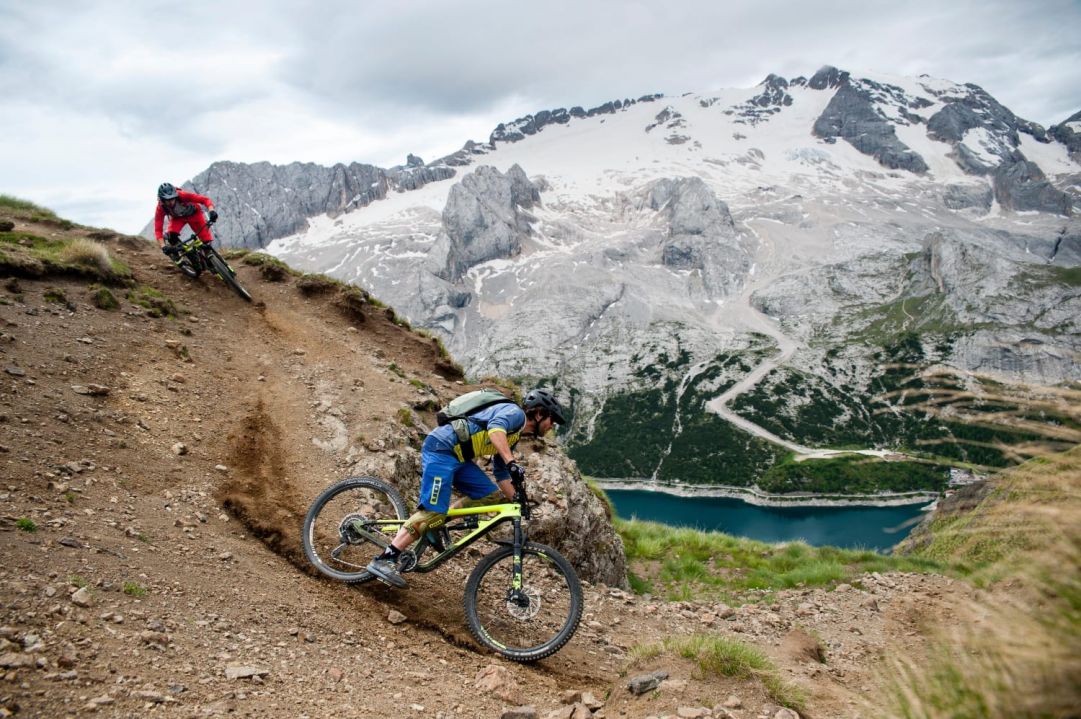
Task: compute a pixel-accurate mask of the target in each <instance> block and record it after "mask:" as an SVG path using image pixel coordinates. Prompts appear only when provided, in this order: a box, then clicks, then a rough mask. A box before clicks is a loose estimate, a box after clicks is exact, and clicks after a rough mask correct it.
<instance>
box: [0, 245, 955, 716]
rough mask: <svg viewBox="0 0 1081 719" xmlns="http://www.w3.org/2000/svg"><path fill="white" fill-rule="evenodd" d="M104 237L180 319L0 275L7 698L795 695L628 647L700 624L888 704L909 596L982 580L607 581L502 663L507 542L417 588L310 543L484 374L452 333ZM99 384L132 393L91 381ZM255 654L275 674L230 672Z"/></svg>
mask: <svg viewBox="0 0 1081 719" xmlns="http://www.w3.org/2000/svg"><path fill="white" fill-rule="evenodd" d="M38 231H42V232H45V231H48V232H53V231H54V230H52V229H48V230H41V229H40V228H38ZM56 232H57V233H58V234H63V233H62V232H61V231H56ZM80 233H82V231H80V230H78V229H76V230H72V231H69V232H68V233H67V234H68V235H71V236H80ZM83 234H85V233H83ZM108 246H109V249H110V250H111V251H112V252H114V253H115V254H116V255H118V256H119V257H121V258H122V259H123V260H124V261H125V262H127V263H128V264H129V265H130V266H131V267H132V268H133V270H134V272H135V275H136V277H137V279H138V282H139V283H140V284H144V285H149V286H153V287H155V288H157V289H158V290H159V291H160V292H161V293H163V294H164V295H165V296H166V297H168V298H170V299H171V300H173V301H174V302H175V303H176V305H177V306H178V308H180V310H181V314H180V317H179V318H177V319H174V318H161V317H152V316H149V315H148V313H147V311H146V310H145V309H144V308H142V307H140V306H138V305H136V304H134V303H132V302H131V301H129V300H125V299H123V298H122V297H121V307H120V309H119V310H113V311H106V310H100V309H97V308H96V307H94V306H93V305H92V304H91V303H90V302H89V296H90V293H89V290H88V288H87V286H86V284H85V283H81V282H78V281H71V280H64V279H44V280H19V281H17V282H8V283H7V285H6V288H5V289H3V290H0V298H2V299H3V303H0V369H2V374H0V469H2V479H0V558H2V562H0V716H11V715H14V716H18V717H24V716H25V717H61V716H76V715H79V716H83V715H85V714H86V713H88V712H94V713H96V714H97V715H98V716H117V717H128V716H146V715H154V714H161V715H168V716H180V717H205V716H217V715H234V716H260V717H301V716H308V717H324V716H335V717H367V718H370V717H400V716H418V717H419V716H425V717H427V716H431V717H445V718H447V719H449V718H451V717H493V716H500V714H501V712H502V710H503V708H504V707H506V706H515V705H522V704H533V705H535V706H536V707H537V709H538V711H539V715H540V716H545V715H547V714H548V713H550V712H553V711H556V710H560V711H564V712H569V711H570V710H571V707H569V706H568V705H565V704H563V703H562V701H561V698H562V696H563V694H564V693H565V692H567V691H568V690H577V691H585V692H592V693H593V694H594V695H595V696H596V697H598V698H600V699H601V700H602V701H604V700H605V698H606V697H607V700H606V701H607V704H606V706H604V707H603V708H600V709H599V710H598V711H597V712H596V713H594V714H593V716H597V717H616V716H627V717H644V716H650V715H654V716H662V715H674V714H675V713H676V711H677V709H679V708H681V707H683V708H687V707H698V706H702V707H714V706H717V705H718V704H719V703H721V702H723V701H724V700H725V699H726V698H727V697H728V696H729V695H735V696H737V697H738V698H739V699H740V702H741V706H740V707H739V708H732V709H731V715H732V716H734V717H738V718H739V719H744V718H746V719H751V718H755V719H757V717H761V716H768V717H772V716H773V715H774V713H775V712H776V709H777V707H776V705H775V703H774V702H773V701H772V700H771V699H769V697H768V695H767V694H766V691H765V689H764V688H763V686H762V685H761V683H760V682H758V681H756V680H736V679H727V678H719V677H702V676H700V675H699V674H698V673H696V672H695V671H694V670H693V669H692V667H691V666H690V665H689V664H688V663H686V662H685V660H681V659H678V658H674V657H670V656H662V657H658V658H654V659H651V660H649V661H648V662H645V663H643V664H641V665H637V666H629V665H628V660H629V652H630V651H631V650H632V648H633V647H635V646H636V645H639V644H643V643H650V642H656V641H660V640H662V639H664V638H666V637H671V636H675V635H680V634H689V633H692V632H711V633H720V634H723V635H726V636H735V637H738V638H742V639H744V640H746V641H749V642H751V643H752V644H754V645H755V646H758V647H760V648H762V649H763V650H764V651H766V652H768V653H769V654H771V655H773V656H774V657H775V658H776V660H777V661H778V663H779V664H780V666H781V667H782V671H783V673H784V676H785V677H786V678H788V679H790V680H791V681H793V682H796V683H797V684H799V685H801V686H803V687H804V688H805V689H806V690H807V691H808V693H809V695H810V700H809V702H808V710H807V712H806V714H805V715H806V716H811V717H846V716H870V715H873V714H867V713H865V711H864V710H863V709H861V708H860V707H859V706H858V702H859V701H860V700H861V697H862V696H867V695H868V694H869V693H870V689H871V687H873V686H874V685H875V684H876V683H877V679H876V678H875V676H874V671H873V662H872V661H870V660H871V659H873V658H874V657H876V656H879V655H880V654H882V653H883V652H885V651H886V650H885V647H886V646H887V645H888V644H889V643H890V642H895V641H903V642H905V643H918V642H919V641H921V640H920V639H919V638H918V637H914V636H913V630H914V627H915V626H916V624H914V622H918V621H922V620H921V619H920V618H919V617H917V618H915V619H914V618H913V615H912V612H918V613H921V614H922V613H935V612H945V611H948V607H949V605H950V604H951V603H952V602H954V601H957V598H958V597H960V596H963V595H964V593H965V592H966V591H967V590H964V589H963V588H959V587H957V586H954V585H952V584H951V583H950V582H949V581H948V580H945V579H942V578H935V577H919V576H911V575H901V576H890V577H881V578H869V579H868V580H867V582H866V583H865V584H864V586H863V588H862V589H856V588H850V590H849V591H846V592H824V591H821V590H813V591H811V590H794V591H792V592H789V593H785V594H783V595H782V596H781V597H780V598H779V599H778V601H777V602H776V604H774V605H773V606H769V607H767V606H755V605H749V606H747V607H742V608H739V609H735V610H729V609H728V608H726V607H723V606H720V605H717V604H712V603H704V604H698V603H672V602H665V601H661V600H659V599H654V598H649V597H639V596H634V595H631V594H627V593H625V592H622V591H620V590H617V589H609V588H607V587H604V586H587V588H586V614H585V616H584V618H583V623H582V626H581V629H580V630H579V632H578V634H577V635H576V636H575V638H574V639H573V640H572V642H571V643H570V644H569V645H568V646H567V647H566V648H565V649H564V650H563V651H561V652H559V653H558V654H557V655H555V656H554V657H551V658H549V659H547V660H545V661H543V662H541V663H539V664H537V665H535V666H519V665H515V664H512V663H509V662H505V661H502V660H500V659H498V658H497V657H495V656H493V655H492V654H490V653H489V652H487V651H485V650H483V649H481V648H480V647H478V646H477V645H476V644H475V643H474V642H473V641H472V639H471V638H470V637H469V634H468V630H467V629H466V626H465V622H464V618H463V616H462V608H461V597H462V589H463V586H464V583H465V578H466V576H467V574H468V572H469V571H470V570H471V569H472V567H473V566H474V565H475V563H476V560H477V558H478V557H479V553H480V552H481V551H487V548H486V547H485V546H483V545H481V546H480V547H479V548H477V549H475V550H471V551H470V552H467V553H466V554H465V555H464V556H463V557H461V558H460V559H458V560H456V561H454V562H451V563H450V564H449V565H446V566H445V567H444V568H442V569H440V570H439V571H438V572H435V573H433V574H428V575H416V574H414V575H410V577H409V579H410V582H411V588H410V590H409V591H407V592H395V591H392V590H390V589H387V588H385V587H382V586H381V585H363V586H345V585H340V584H335V583H332V582H329V581H324V580H322V579H320V578H318V577H315V576H312V575H311V574H310V573H308V572H307V571H306V568H305V567H304V564H303V560H302V558H301V554H300V551H299V526H300V522H301V519H302V516H303V513H304V511H305V509H306V507H307V505H308V503H309V502H310V501H311V499H312V498H314V496H315V495H316V494H317V493H318V492H319V491H321V490H322V489H323V488H324V487H325V486H326V485H327V484H329V483H331V482H333V481H337V480H338V479H341V478H342V477H344V476H347V475H348V473H350V472H351V471H356V468H357V467H360V466H374V467H383V468H386V469H387V470H388V471H390V470H393V469H395V468H398V469H401V467H400V466H399V465H401V466H402V467H405V469H404V470H402V471H405V472H406V474H408V471H409V467H408V463H405V464H403V462H405V453H404V452H402V449H403V448H404V447H405V446H406V445H408V444H409V443H410V442H412V441H415V440H416V438H417V436H418V433H419V432H420V431H421V430H420V429H419V428H414V427H409V426H407V425H406V424H403V422H402V421H401V420H400V419H399V410H401V409H403V408H405V409H407V410H409V409H410V408H412V407H413V406H415V405H417V404H419V403H421V402H424V401H426V400H430V399H432V398H434V397H438V398H446V397H449V396H452V395H453V394H455V393H456V392H457V391H459V390H460V386H458V385H456V384H455V382H454V380H453V379H447V377H446V375H447V374H448V372H447V366H446V363H445V362H444V361H442V360H440V359H439V358H438V356H437V353H436V352H435V350H434V348H433V346H432V343H431V342H430V341H429V340H426V339H424V338H422V337H419V336H417V335H415V334H413V333H411V332H409V331H407V330H405V329H403V328H402V327H399V326H397V325H396V324H394V323H393V322H392V321H390V320H389V319H388V318H387V317H386V316H385V311H384V310H382V309H378V308H376V307H372V306H369V307H367V308H365V309H364V311H363V314H362V315H358V314H357V313H356V312H355V308H354V310H348V309H346V310H343V309H342V308H341V307H339V306H338V305H337V304H336V303H335V302H334V300H333V298H332V297H331V296H329V295H315V296H312V297H308V296H305V294H304V293H303V292H300V291H298V289H297V287H296V285H295V281H294V280H291V279H290V280H288V281H286V282H270V281H265V280H264V279H262V277H261V275H260V272H259V270H258V269H257V268H254V267H249V266H246V265H242V264H240V263H236V264H237V266H238V267H239V271H240V277H241V280H242V281H243V283H244V284H245V286H247V287H248V288H249V289H250V290H251V291H252V293H253V295H255V298H256V300H257V305H255V306H252V305H248V304H246V303H244V302H242V301H241V300H239V299H238V298H236V297H235V296H233V295H231V294H230V293H229V291H228V290H227V289H226V288H224V287H223V286H221V284H220V283H218V282H217V281H216V280H213V279H212V278H203V279H201V280H199V281H195V282H192V281H189V280H187V279H186V278H183V277H181V276H180V275H179V274H177V273H176V272H174V271H173V270H172V269H171V268H170V267H168V266H167V265H166V264H165V262H164V260H163V259H162V258H161V256H160V255H159V254H158V253H157V252H155V251H153V250H152V249H151V248H150V247H149V246H146V245H142V244H139V243H133V242H131V241H127V240H124V241H121V240H120V239H117V240H114V241H111V242H109V243H108ZM49 290H59V291H60V293H61V294H62V295H63V296H64V297H65V298H66V302H67V304H64V303H58V302H54V301H49V300H47V299H46V294H47V293H48V291H49ZM118 294H119V295H121V296H122V295H123V292H122V291H118ZM410 380H413V381H410ZM89 384H100V385H104V386H107V387H108V390H107V392H106V393H104V394H100V395H88V394H82V393H80V390H79V389H77V388H80V387H85V386H87V385H89ZM429 388H430V389H429ZM433 390H434V394H433ZM408 499H409V500H410V501H411V500H412V497H409V498H408ZM27 522H32V523H33V525H34V527H35V528H36V531H27V528H28V525H27ZM81 587H83V588H85V590H82V589H80V588H81ZM872 604H873V605H874V606H873V607H872ZM392 609H393V610H397V611H398V612H400V613H401V614H402V615H404V617H405V620H404V621H402V622H400V623H394V622H392V621H390V619H389V615H390V611H391V610H392ZM394 621H395V622H396V621H397V620H394ZM801 628H802V629H807V630H813V631H814V632H816V634H817V636H819V637H820V638H821V641H822V642H823V643H824V644H826V645H827V646H828V647H829V650H830V652H831V657H830V659H829V660H828V662H827V663H826V664H819V663H817V662H815V663H808V662H807V661H806V659H805V658H801V657H800V656H797V654H798V653H796V652H794V651H793V650H791V647H790V645H791V644H792V642H793V641H794V640H792V639H791V638H790V635H791V634H792V633H793V632H794V631H796V630H797V629H801ZM854 628H856V629H858V633H856V632H855V631H854ZM243 668H249V669H250V671H252V672H254V674H255V676H254V677H253V678H239V679H237V678H231V677H232V674H233V673H236V672H240V673H245V671H247V670H243ZM651 669H664V670H665V671H668V672H669V673H670V674H671V676H672V678H673V679H674V680H675V682H674V683H671V684H668V685H666V686H665V687H663V688H662V690H661V691H660V692H659V693H652V694H648V695H644V696H642V697H635V696H633V695H631V694H630V693H629V692H628V691H627V690H626V688H625V687H624V683H625V681H626V677H627V676H628V674H634V673H638V672H644V671H648V670H651ZM485 672H487V673H488V675H495V676H497V677H499V678H500V683H499V686H498V687H495V688H490V687H488V685H487V684H486V683H485V679H484V677H485V676H486V675H485ZM555 715H558V716H569V713H564V714H555ZM555 715H554V716H555ZM712 715H713V716H721V714H720V712H719V711H718V712H713V714H712Z"/></svg>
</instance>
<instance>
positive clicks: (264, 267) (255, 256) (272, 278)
mask: <svg viewBox="0 0 1081 719" xmlns="http://www.w3.org/2000/svg"><path fill="white" fill-rule="evenodd" d="M242 261H243V262H244V264H246V265H251V266H252V267H258V268H259V272H260V274H262V276H263V279H264V280H267V281H268V282H282V281H284V280H285V279H286V278H287V277H291V276H296V277H299V276H301V274H302V273H300V272H297V271H296V270H294V269H293V268H292V267H290V266H289V265H287V264H285V263H284V262H282V261H281V260H279V259H278V258H277V257H274V256H273V255H268V254H267V253H265V252H247V251H245V252H244V253H243V260H242Z"/></svg>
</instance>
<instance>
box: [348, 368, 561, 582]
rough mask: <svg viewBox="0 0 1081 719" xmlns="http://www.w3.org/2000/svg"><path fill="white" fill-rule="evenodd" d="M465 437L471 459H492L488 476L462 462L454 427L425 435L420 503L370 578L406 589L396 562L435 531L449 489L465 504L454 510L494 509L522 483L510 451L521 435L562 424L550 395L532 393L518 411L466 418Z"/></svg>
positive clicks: (504, 408)
mask: <svg viewBox="0 0 1081 719" xmlns="http://www.w3.org/2000/svg"><path fill="white" fill-rule="evenodd" d="M468 421H469V434H470V440H471V443H472V447H473V456H475V457H494V459H493V461H492V474H493V475H495V479H496V482H497V483H498V486H496V484H495V483H493V482H492V480H491V479H490V478H489V477H488V475H487V474H485V473H484V470H482V469H481V468H480V467H478V466H477V465H476V464H474V463H473V462H472V461H470V460H467V459H465V454H463V452H462V448H461V446H460V445H459V443H458V436H457V435H456V434H455V433H454V428H453V427H452V426H451V425H449V424H447V425H443V426H442V427H437V428H435V429H433V430H432V431H431V432H429V433H428V436H427V437H425V439H424V444H423V445H422V446H421V450H420V461H421V480H420V499H419V501H418V503H417V504H418V507H417V511H416V513H414V514H413V516H411V517H410V518H409V519H407V520H406V522H405V524H404V525H403V526H402V528H401V529H400V530H399V531H398V534H397V536H395V537H394V539H393V541H392V542H391V544H390V546H389V547H387V548H386V549H385V550H384V551H383V553H382V554H380V555H379V556H378V557H376V558H375V559H373V560H372V561H371V562H370V563H369V564H368V566H367V570H368V571H369V572H371V573H372V574H374V575H375V576H376V578H378V579H380V580H382V581H383V582H385V583H386V584H389V585H391V586H394V587H398V588H399V589H404V588H405V587H407V586H408V584H407V583H406V581H405V579H403V578H402V575H401V574H400V573H399V572H398V557H399V556H400V555H401V553H402V551H403V550H405V549H407V548H408V547H409V545H411V544H412V543H413V542H415V541H416V540H417V539H419V538H420V537H422V536H423V535H424V533H425V532H427V531H429V530H431V529H434V528H437V527H440V526H442V525H443V523H444V522H445V521H446V517H447V510H448V509H449V508H450V490H451V488H453V489H456V490H458V491H459V492H461V493H462V494H464V495H465V496H466V498H467V499H465V500H459V504H458V506H472V505H482V504H494V503H496V502H498V501H499V500H500V499H502V498H504V497H505V498H506V499H514V483H512V481H511V480H512V479H513V480H514V481H515V482H521V481H522V480H523V479H525V470H524V469H522V467H521V465H519V464H518V463H517V462H516V461H515V460H514V454H513V452H512V451H511V449H512V448H513V447H514V446H515V445H516V444H517V443H518V439H519V438H520V437H521V436H522V435H523V434H525V435H533V436H535V437H541V436H544V435H545V434H547V433H548V432H549V431H550V430H551V429H552V426H553V425H554V424H563V423H564V421H565V420H564V418H563V409H562V408H561V407H560V406H559V402H558V401H556V398H555V397H554V396H553V395H552V393H551V392H549V391H548V390H545V389H535V390H532V391H530V392H529V393H528V394H526V396H525V398H524V399H523V400H522V406H521V407H519V406H518V405H516V404H514V403H513V402H506V403H502V404H496V405H493V406H491V407H488V408H486V409H483V410H480V411H479V412H477V413H475V414H473V415H470V416H469V418H468Z"/></svg>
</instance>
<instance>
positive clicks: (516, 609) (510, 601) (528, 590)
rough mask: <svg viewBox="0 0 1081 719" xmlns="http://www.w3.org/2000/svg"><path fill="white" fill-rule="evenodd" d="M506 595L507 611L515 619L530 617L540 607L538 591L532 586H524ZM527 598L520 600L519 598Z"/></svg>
mask: <svg viewBox="0 0 1081 719" xmlns="http://www.w3.org/2000/svg"><path fill="white" fill-rule="evenodd" d="M515 594H517V595H518V596H515V595H514V594H512V595H511V596H508V597H507V612H508V613H509V614H510V615H511V616H512V617H514V618H515V619H522V620H525V619H532V618H533V617H535V616H537V612H539V611H540V608H541V598H540V592H538V591H537V590H536V589H533V588H532V587H525V588H523V589H520V590H518V592H516V593H515ZM519 598H521V599H524V600H528V603H527V602H525V601H520V599H519Z"/></svg>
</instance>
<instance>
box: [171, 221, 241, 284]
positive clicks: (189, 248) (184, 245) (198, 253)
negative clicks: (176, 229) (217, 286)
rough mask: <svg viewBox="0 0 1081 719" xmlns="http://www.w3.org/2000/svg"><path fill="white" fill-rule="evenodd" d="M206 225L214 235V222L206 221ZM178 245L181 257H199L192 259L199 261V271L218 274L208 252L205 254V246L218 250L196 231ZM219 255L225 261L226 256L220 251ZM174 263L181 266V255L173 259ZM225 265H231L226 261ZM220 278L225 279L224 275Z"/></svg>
mask: <svg viewBox="0 0 1081 719" xmlns="http://www.w3.org/2000/svg"><path fill="white" fill-rule="evenodd" d="M206 227H207V230H208V231H209V232H210V233H211V235H213V234H214V223H213V222H209V221H208V222H207V223H206ZM176 246H177V247H179V248H180V253H181V257H188V258H197V259H191V261H193V262H198V263H199V267H198V268H197V269H198V271H200V272H202V271H204V270H205V271H207V272H209V273H211V274H212V275H217V274H218V273H217V272H215V271H214V268H213V267H212V266H211V264H210V262H209V261H208V260H207V258H206V254H205V252H204V250H203V248H204V247H207V248H209V249H208V250H207V251H209V252H216V250H215V249H214V247H213V246H212V245H208V244H207V243H205V242H203V241H202V240H201V239H199V236H198V235H196V234H195V233H194V232H193V233H192V234H190V235H188V236H187V238H186V239H183V240H181V241H180V242H179V243H178V244H177V245H176ZM218 257H219V258H221V261H222V262H225V258H224V257H221V254H220V253H218ZM173 263H174V264H175V265H177V266H178V267H179V266H180V257H178V258H177V259H175V260H173ZM225 266H226V267H229V263H228V262H225ZM229 269H230V270H231V269H232V268H231V267H229ZM219 279H221V280H225V278H224V277H220V278H219Z"/></svg>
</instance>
